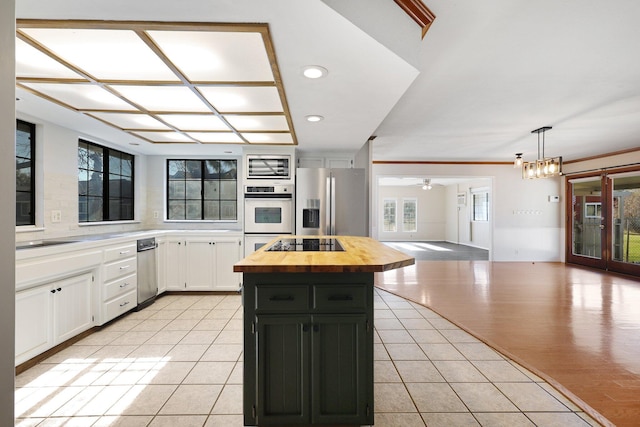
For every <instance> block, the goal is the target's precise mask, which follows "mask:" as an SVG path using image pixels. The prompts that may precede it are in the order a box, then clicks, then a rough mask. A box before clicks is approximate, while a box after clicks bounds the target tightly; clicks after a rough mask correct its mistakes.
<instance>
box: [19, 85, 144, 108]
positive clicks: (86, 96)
mask: <svg viewBox="0 0 640 427" xmlns="http://www.w3.org/2000/svg"><path fill="white" fill-rule="evenodd" d="M22 86H23V87H25V88H27V89H31V91H32V92H34V93H36V94H38V95H41V96H42V95H44V96H45V97H48V98H50V99H52V100H55V101H57V102H59V103H62V104H65V105H66V106H69V107H71V108H73V109H75V110H135V108H134V107H133V106H131V105H130V104H129V103H127V102H125V101H123V100H122V99H120V98H118V97H117V96H116V95H113V94H112V93H110V92H108V91H106V90H104V89H102V88H101V87H100V86H96V85H92V84H87V83H70V84H64V83H22Z"/></svg>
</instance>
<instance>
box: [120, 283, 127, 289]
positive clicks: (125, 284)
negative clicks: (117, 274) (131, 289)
mask: <svg viewBox="0 0 640 427" xmlns="http://www.w3.org/2000/svg"><path fill="white" fill-rule="evenodd" d="M125 286H129V283H123V284H122V285H120V287H121V288H124V287H125Z"/></svg>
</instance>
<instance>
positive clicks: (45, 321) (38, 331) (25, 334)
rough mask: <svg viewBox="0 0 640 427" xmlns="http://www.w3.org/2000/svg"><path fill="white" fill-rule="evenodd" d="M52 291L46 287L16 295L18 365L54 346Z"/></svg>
mask: <svg viewBox="0 0 640 427" xmlns="http://www.w3.org/2000/svg"><path fill="white" fill-rule="evenodd" d="M51 289H52V288H51V287H50V286H47V285H44V286H38V287H37V288H33V289H28V290H26V291H20V292H18V293H17V294H16V364H20V363H22V362H24V361H26V360H29V359H30V358H31V357H34V356H36V355H38V354H40V353H42V352H43V351H46V350H48V349H49V348H51V347H52V346H53V328H52V327H51V319H52V317H53V316H52V310H53V305H52V304H53V301H52V297H53V296H52V295H51Z"/></svg>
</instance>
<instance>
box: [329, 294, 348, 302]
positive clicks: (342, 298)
mask: <svg viewBox="0 0 640 427" xmlns="http://www.w3.org/2000/svg"><path fill="white" fill-rule="evenodd" d="M328 299H329V301H353V296H351V295H330V296H329V298H328Z"/></svg>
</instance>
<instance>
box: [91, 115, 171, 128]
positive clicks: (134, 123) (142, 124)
mask: <svg viewBox="0 0 640 427" xmlns="http://www.w3.org/2000/svg"><path fill="white" fill-rule="evenodd" d="M89 115H91V116H93V117H96V118H98V119H100V120H102V121H104V122H107V123H110V124H112V125H116V126H117V127H119V128H122V129H126V130H136V129H137V130H141V129H145V130H164V131H168V130H171V128H170V127H169V126H166V125H164V124H163V123H162V122H160V121H159V120H157V119H155V118H153V117H151V116H149V115H147V114H142V113H110V112H103V111H95V112H91V113H89Z"/></svg>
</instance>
